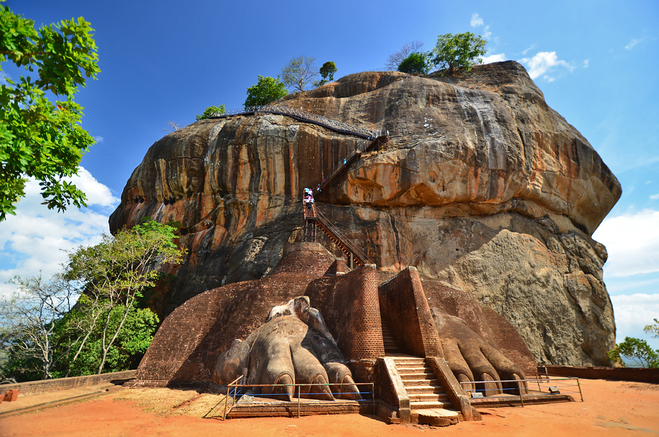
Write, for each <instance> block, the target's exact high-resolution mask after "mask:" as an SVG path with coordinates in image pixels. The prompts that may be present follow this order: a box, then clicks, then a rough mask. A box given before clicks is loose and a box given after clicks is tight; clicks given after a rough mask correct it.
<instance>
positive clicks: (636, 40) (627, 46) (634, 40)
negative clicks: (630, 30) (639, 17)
mask: <svg viewBox="0 0 659 437" xmlns="http://www.w3.org/2000/svg"><path fill="white" fill-rule="evenodd" d="M644 39H645V37H643V38H641V39H633V40H631V42H630V43H629V44H627V45H626V46H625V48H626V49H627V50H631V49H633V48H634V47H635V46H636V45H637V44H638V43H640V42H642V41H643V40H644Z"/></svg>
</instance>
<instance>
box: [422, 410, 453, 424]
mask: <svg viewBox="0 0 659 437" xmlns="http://www.w3.org/2000/svg"><path fill="white" fill-rule="evenodd" d="M412 420H413V421H414V422H417V423H419V424H422V425H432V426H449V425H457V423H458V422H459V417H458V412H457V411H454V410H447V409H445V408H433V409H425V410H415V411H414V412H413V413H412Z"/></svg>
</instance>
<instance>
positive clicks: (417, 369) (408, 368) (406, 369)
mask: <svg viewBox="0 0 659 437" xmlns="http://www.w3.org/2000/svg"><path fill="white" fill-rule="evenodd" d="M396 370H398V373H434V371H433V370H432V367H430V366H425V367H424V366H413V365H405V366H396Z"/></svg>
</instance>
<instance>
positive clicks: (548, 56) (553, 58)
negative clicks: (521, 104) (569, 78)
mask: <svg viewBox="0 0 659 437" xmlns="http://www.w3.org/2000/svg"><path fill="white" fill-rule="evenodd" d="M521 62H522V63H524V64H526V65H527V66H528V67H529V76H531V79H535V78H537V77H540V76H543V75H544V76H545V78H547V80H549V81H550V82H551V81H552V80H554V79H553V77H551V76H549V75H546V74H545V73H547V72H549V71H552V70H554V69H555V68H556V67H563V68H567V69H568V70H570V71H572V70H574V67H573V66H572V65H570V64H569V63H568V62H566V61H562V60H559V59H558V56H557V55H556V52H538V53H537V54H536V55H535V56H533V57H532V58H523V59H522V60H521Z"/></svg>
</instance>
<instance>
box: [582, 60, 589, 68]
mask: <svg viewBox="0 0 659 437" xmlns="http://www.w3.org/2000/svg"><path fill="white" fill-rule="evenodd" d="M588 64H590V59H586V60H584V61H583V68H588Z"/></svg>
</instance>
